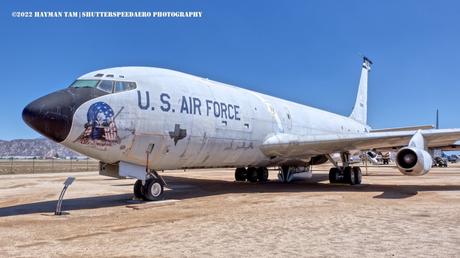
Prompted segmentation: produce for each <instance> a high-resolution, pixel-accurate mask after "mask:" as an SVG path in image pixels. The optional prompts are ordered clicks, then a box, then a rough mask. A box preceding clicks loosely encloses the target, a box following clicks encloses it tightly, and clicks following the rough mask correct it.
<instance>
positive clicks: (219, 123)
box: [22, 57, 460, 200]
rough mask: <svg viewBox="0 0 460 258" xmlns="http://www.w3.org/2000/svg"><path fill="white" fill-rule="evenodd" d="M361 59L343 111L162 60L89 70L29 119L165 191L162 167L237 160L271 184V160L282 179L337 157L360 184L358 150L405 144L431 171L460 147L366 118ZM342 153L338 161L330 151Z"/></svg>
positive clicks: (365, 67) (147, 186)
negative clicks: (375, 126) (436, 157)
mask: <svg viewBox="0 0 460 258" xmlns="http://www.w3.org/2000/svg"><path fill="white" fill-rule="evenodd" d="M371 65H372V62H371V61H370V60H369V59H368V58H365V57H364V59H363V63H362V70H361V78H360V81H359V88H358V94H357V98H356V103H355V105H354V108H353V110H352V112H351V115H350V116H348V117H346V116H341V115H337V114H333V113H329V112H326V111H323V110H319V109H316V108H312V107H309V106H305V105H301V104H297V103H294V102H291V101H287V100H283V99H279V98H275V97H271V96H268V95H265V94H261V93H258V92H254V91H250V90H246V89H243V88H239V87H235V86H232V85H228V84H224V83H220V82H216V81H212V80H208V79H205V78H200V77H197V76H193V75H189V74H185V73H181V72H177V71H172V70H168V69H161V68H153V67H117V68H109V69H103V70H98V71H94V72H90V73H88V74H85V75H83V76H81V77H80V78H78V79H77V80H76V81H75V82H73V83H72V85H70V86H69V87H68V88H66V89H63V90H59V91H56V92H53V93H51V94H49V95H47V96H44V97H42V98H39V99H37V100H35V101H33V102H32V103H30V104H29V105H27V106H26V107H25V108H24V110H23V113H22V117H23V119H24V121H25V122H26V123H27V124H28V125H29V126H30V127H32V128H33V129H35V130H36V131H38V132H39V133H41V134H43V135H44V136H46V137H48V138H50V139H52V140H54V141H56V142H58V143H61V144H62V145H64V146H66V147H68V148H70V149H72V150H75V151H77V152H80V153H82V154H85V155H87V156H89V157H92V158H95V159H97V160H100V170H99V172H100V174H101V175H107V176H113V177H131V178H136V179H138V180H137V181H136V183H135V184H134V194H135V196H136V197H137V198H142V199H144V200H158V199H161V198H163V187H164V185H165V181H164V180H163V178H162V177H161V176H160V175H159V174H158V173H157V171H162V170H168V169H186V168H215V167H235V168H236V169H235V180H236V181H249V182H258V181H259V182H264V181H266V180H267V178H268V170H267V167H271V166H275V167H279V169H280V172H279V178H280V180H281V181H290V180H291V179H292V177H293V176H296V173H303V172H308V171H310V170H309V169H310V167H311V166H312V165H318V164H322V163H325V162H327V161H330V162H331V163H332V164H333V167H332V168H331V169H330V171H329V181H330V182H331V183H347V184H351V185H354V184H360V183H361V169H360V168H359V167H358V166H352V165H350V162H349V161H350V158H349V157H350V155H349V153H350V152H352V151H356V150H358V151H359V150H370V149H372V150H381V151H384V150H397V155H396V164H397V167H398V169H399V170H400V171H401V172H402V173H403V174H405V175H411V176H412V175H414V176H415V175H424V174H426V173H427V172H428V171H429V170H430V168H431V164H432V157H431V155H430V153H431V152H432V150H433V149H453V148H456V147H457V146H458V142H457V141H458V140H459V139H460V129H423V128H416V127H410V128H408V129H407V130H401V128H398V129H397V130H392V129H384V130H378V131H375V132H373V131H372V129H371V128H370V126H369V125H367V81H368V74H369V71H370V69H371ZM333 153H340V157H341V161H342V162H340V163H338V162H336V161H335V160H334V159H333V158H332V157H331V154H333Z"/></svg>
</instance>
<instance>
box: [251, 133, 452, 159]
mask: <svg viewBox="0 0 460 258" xmlns="http://www.w3.org/2000/svg"><path fill="white" fill-rule="evenodd" d="M419 131H420V132H421V134H422V135H423V138H424V140H425V146H426V147H428V148H436V149H444V150H448V149H451V150H454V149H456V148H460V145H459V144H460V141H459V139H460V128H459V129H429V130H419ZM415 133H417V131H389V132H370V133H360V134H321V135H309V136H299V135H293V134H275V135H273V136H271V137H268V138H267V139H266V140H265V141H264V143H263V144H262V145H261V147H260V148H261V150H262V152H263V153H264V154H265V155H267V156H280V157H286V158H287V157H289V158H299V157H305V156H311V155H321V154H329V153H334V152H346V151H350V150H369V149H395V148H400V147H403V146H407V144H408V143H409V141H410V139H411V138H412V136H414V134H415Z"/></svg>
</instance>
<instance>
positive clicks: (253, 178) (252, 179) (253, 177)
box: [246, 167, 257, 183]
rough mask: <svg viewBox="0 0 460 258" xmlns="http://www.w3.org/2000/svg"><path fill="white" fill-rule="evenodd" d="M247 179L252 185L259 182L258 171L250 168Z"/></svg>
mask: <svg viewBox="0 0 460 258" xmlns="http://www.w3.org/2000/svg"><path fill="white" fill-rule="evenodd" d="M246 177H247V179H248V181H249V182H251V183H255V182H257V169H256V168H255V167H248V170H247V173H246Z"/></svg>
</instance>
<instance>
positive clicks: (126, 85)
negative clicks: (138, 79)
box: [114, 82, 136, 92]
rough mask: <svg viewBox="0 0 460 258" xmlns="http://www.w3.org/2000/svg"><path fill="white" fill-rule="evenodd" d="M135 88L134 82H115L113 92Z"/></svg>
mask: <svg viewBox="0 0 460 258" xmlns="http://www.w3.org/2000/svg"><path fill="white" fill-rule="evenodd" d="M135 88H136V83H134V82H115V87H114V92H120V91H127V90H133V89H135Z"/></svg>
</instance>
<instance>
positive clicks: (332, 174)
mask: <svg viewBox="0 0 460 258" xmlns="http://www.w3.org/2000/svg"><path fill="white" fill-rule="evenodd" d="M339 176H340V169H338V168H336V167H333V168H331V169H329V183H331V184H335V183H338V182H340V180H339Z"/></svg>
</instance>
